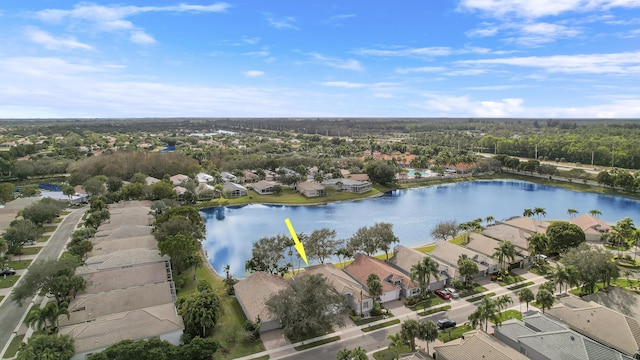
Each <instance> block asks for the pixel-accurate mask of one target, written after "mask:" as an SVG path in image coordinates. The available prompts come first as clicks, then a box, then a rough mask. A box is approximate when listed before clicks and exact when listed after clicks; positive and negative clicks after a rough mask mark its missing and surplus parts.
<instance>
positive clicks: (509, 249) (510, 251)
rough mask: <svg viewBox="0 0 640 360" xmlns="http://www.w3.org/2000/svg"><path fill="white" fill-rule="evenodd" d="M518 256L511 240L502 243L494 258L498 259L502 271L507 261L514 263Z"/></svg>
mask: <svg viewBox="0 0 640 360" xmlns="http://www.w3.org/2000/svg"><path fill="white" fill-rule="evenodd" d="M516 255H517V253H516V248H515V246H513V244H512V243H511V241H509V240H507V241H503V242H501V243H500V245H498V247H497V248H495V252H494V253H493V257H494V258H496V259H498V262H499V263H500V269H504V263H505V260H511V262H513V261H514V259H515V258H516Z"/></svg>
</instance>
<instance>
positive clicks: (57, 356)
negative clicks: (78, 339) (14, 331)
mask: <svg viewBox="0 0 640 360" xmlns="http://www.w3.org/2000/svg"><path fill="white" fill-rule="evenodd" d="M74 354H75V346H74V341H73V338H72V337H71V336H69V335H50V336H46V335H37V334H36V335H33V336H32V337H30V338H29V341H28V342H27V343H26V344H25V343H23V344H22V345H21V346H20V350H19V351H18V356H17V357H16V359H17V360H45V359H46V360H69V359H71V357H72V356H73V355H74Z"/></svg>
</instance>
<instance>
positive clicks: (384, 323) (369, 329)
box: [360, 319, 400, 332]
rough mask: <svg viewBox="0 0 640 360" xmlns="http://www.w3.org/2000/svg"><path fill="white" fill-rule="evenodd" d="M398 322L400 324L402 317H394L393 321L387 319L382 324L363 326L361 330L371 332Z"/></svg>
mask: <svg viewBox="0 0 640 360" xmlns="http://www.w3.org/2000/svg"><path fill="white" fill-rule="evenodd" d="M396 324H400V319H393V320H391V321H386V322H383V323H380V324H376V325H373V326H369V327H366V328H362V329H360V330H362V331H364V332H369V331H373V330H378V329H382V328H385V327H387V326H391V325H396Z"/></svg>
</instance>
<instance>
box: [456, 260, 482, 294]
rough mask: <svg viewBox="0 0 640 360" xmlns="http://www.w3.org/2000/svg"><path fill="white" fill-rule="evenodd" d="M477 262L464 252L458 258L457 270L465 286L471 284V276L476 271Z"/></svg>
mask: <svg viewBox="0 0 640 360" xmlns="http://www.w3.org/2000/svg"><path fill="white" fill-rule="evenodd" d="M478 271H479V270H478V264H476V262H475V261H473V260H471V259H469V258H468V257H467V256H466V255H465V254H462V255H460V257H459V258H458V272H460V276H461V277H462V279H463V282H464V284H465V286H467V287H468V286H469V285H470V284H471V280H473V276H474V275H475V274H477V273H478Z"/></svg>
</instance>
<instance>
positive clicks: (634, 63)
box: [457, 51, 640, 74]
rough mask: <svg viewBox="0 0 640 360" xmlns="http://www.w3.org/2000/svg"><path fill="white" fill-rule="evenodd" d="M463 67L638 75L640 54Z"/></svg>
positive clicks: (485, 61)
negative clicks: (487, 66) (500, 66)
mask: <svg viewBox="0 0 640 360" xmlns="http://www.w3.org/2000/svg"><path fill="white" fill-rule="evenodd" d="M457 64H463V65H509V66H519V67H530V68H539V69H542V70H545V71H547V72H549V73H569V74H638V73H640V51H637V52H625V53H612V54H588V55H554V56H528V57H512V58H501V59H482V60H461V61H458V62H457Z"/></svg>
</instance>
